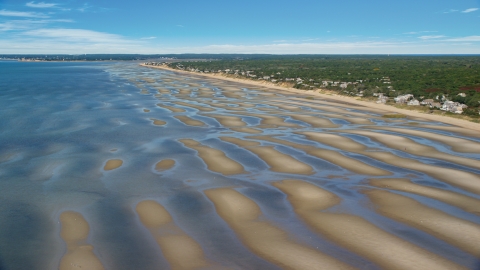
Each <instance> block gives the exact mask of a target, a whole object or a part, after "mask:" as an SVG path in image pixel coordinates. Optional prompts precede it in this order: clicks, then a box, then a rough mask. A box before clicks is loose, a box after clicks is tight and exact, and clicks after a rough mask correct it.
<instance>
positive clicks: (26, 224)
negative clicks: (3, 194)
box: [0, 199, 58, 269]
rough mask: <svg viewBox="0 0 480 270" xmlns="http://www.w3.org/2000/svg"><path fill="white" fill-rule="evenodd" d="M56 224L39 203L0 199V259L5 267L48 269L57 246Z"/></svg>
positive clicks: (3, 267)
mask: <svg viewBox="0 0 480 270" xmlns="http://www.w3.org/2000/svg"><path fill="white" fill-rule="evenodd" d="M53 236H54V226H53V223H52V221H51V220H50V219H49V216H48V215H46V213H45V211H43V210H42V209H41V208H40V207H39V206H36V205H34V204H33V203H25V202H19V201H11V200H4V199H2V200H0V262H1V265H0V266H2V269H49V268H50V267H52V266H55V265H52V264H51V260H52V258H54V253H55V251H58V247H56V244H58V243H55V242H54V239H55V237H53Z"/></svg>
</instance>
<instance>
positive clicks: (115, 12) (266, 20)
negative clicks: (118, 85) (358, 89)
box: [0, 0, 480, 54]
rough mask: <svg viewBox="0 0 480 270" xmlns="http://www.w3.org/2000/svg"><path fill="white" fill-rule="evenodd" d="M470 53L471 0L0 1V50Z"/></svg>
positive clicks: (477, 26)
mask: <svg viewBox="0 0 480 270" xmlns="http://www.w3.org/2000/svg"><path fill="white" fill-rule="evenodd" d="M22 53H23V54H84V53H87V54H92V53H139V54H167V53H268V54H480V0H402V1H380V0H365V1H359V0H295V1H288V0H275V1H273V0H242V1H229V0H176V1H165V0H136V1H130V0H95V1H83V0H61V1H60V0H45V1H30V0H27V1H21V0H0V54H22Z"/></svg>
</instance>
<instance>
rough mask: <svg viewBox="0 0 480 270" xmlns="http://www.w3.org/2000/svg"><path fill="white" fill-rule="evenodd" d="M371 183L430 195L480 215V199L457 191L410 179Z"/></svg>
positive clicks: (390, 179)
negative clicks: (417, 182) (425, 184)
mask: <svg viewBox="0 0 480 270" xmlns="http://www.w3.org/2000/svg"><path fill="white" fill-rule="evenodd" d="M369 184H370V185H372V186H375V187H380V188H387V189H390V190H398V191H403V192H408V193H413V194H417V195H421V196H425V197H429V198H432V199H435V200H438V201H441V202H444V203H447V204H450V205H453V206H456V207H458V208H461V209H463V210H465V211H467V212H470V213H473V214H476V215H480V207H479V205H480V200H478V199H475V198H473V197H470V196H466V195H463V194H460V193H457V192H453V191H448V190H444V189H440V188H435V187H429V186H423V185H419V184H415V183H413V182H411V181H410V180H409V179H398V178H385V179H371V180H370V181H369Z"/></svg>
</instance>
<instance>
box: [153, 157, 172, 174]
mask: <svg viewBox="0 0 480 270" xmlns="http://www.w3.org/2000/svg"><path fill="white" fill-rule="evenodd" d="M173 166H175V160H173V159H164V160H161V161H159V162H157V164H155V170H157V171H159V172H161V171H166V170H170V169H171V168H173Z"/></svg>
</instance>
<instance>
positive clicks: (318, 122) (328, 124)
mask: <svg viewBox="0 0 480 270" xmlns="http://www.w3.org/2000/svg"><path fill="white" fill-rule="evenodd" d="M287 115H288V116H290V117H291V118H293V119H295V120H298V121H302V122H305V123H307V124H309V125H311V126H312V127H314V128H336V127H339V126H340V125H337V124H334V123H333V122H332V121H330V119H326V118H322V117H316V116H313V115H303V114H287Z"/></svg>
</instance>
